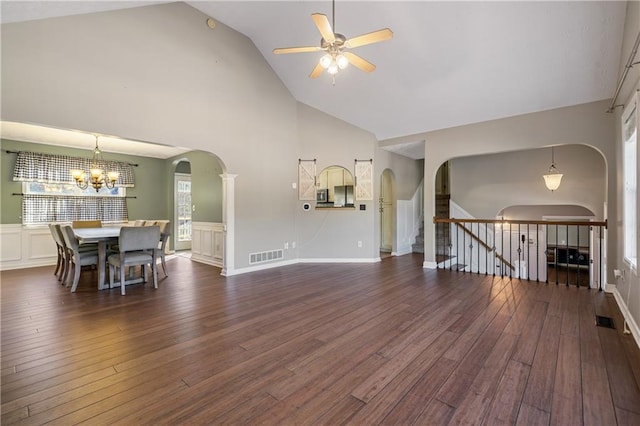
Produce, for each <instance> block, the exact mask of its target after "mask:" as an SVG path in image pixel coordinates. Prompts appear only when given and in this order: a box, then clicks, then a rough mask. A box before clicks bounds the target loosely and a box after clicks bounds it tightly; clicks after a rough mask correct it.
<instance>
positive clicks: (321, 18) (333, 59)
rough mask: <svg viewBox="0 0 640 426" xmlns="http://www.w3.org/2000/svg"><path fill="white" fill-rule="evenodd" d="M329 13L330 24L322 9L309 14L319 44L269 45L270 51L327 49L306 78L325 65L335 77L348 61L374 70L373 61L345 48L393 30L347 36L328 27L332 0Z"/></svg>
mask: <svg viewBox="0 0 640 426" xmlns="http://www.w3.org/2000/svg"><path fill="white" fill-rule="evenodd" d="M332 13H333V25H332V24H331V23H329V19H328V18H327V15H324V14H322V13H314V14H312V15H311V18H312V19H313V22H314V23H315V24H316V27H318V31H320V35H322V38H321V39H320V46H301V47H279V48H277V49H273V53H275V54H276V55H279V54H283V53H303V52H320V51H324V52H327V53H326V54H325V55H324V56H322V58H320V61H319V62H318V64H317V65H316V67H315V68H314V69H313V71H311V74H309V77H310V78H318V77H319V76H320V74H322V71H324V70H325V69H326V70H327V72H328V73H329V74H331V75H332V76H334V79H335V75H336V74H337V73H338V70H341V69H344V68H346V67H347V66H348V65H349V64H352V65H353V66H355V67H356V68H359V69H361V70H362V71H365V72H372V71H373V70H375V69H376V66H375V65H374V64H372V63H371V62H369V61H367V60H366V59H363V58H362V57H360V56H358V55H356V54H355V53H352V52H349V51H348V49H352V48H354V47H359V46H364V45H366V44H372V43H378V42H381V41H385V40H389V39H390V38H391V37H393V32H392V31H391V30H390V29H389V28H383V29H381V30H378V31H374V32H371V33H367V34H363V35H360V36H357V37H353V38H350V39H347V38H346V37H345V36H344V35H342V34H339V33H334V32H333V29H332V28H335V17H336V4H335V0H333V1H332ZM334 83H335V80H334Z"/></svg>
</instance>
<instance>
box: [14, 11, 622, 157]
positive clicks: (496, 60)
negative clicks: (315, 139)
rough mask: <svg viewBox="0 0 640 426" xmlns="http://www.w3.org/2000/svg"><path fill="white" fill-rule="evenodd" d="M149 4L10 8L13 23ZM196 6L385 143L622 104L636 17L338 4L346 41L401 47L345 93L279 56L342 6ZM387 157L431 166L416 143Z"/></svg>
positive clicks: (366, 51)
mask: <svg viewBox="0 0 640 426" xmlns="http://www.w3.org/2000/svg"><path fill="white" fill-rule="evenodd" d="M149 3H150V2H120V1H113V2H84V1H71V2H55V1H54V2H7V1H2V10H1V11H2V22H3V23H5V22H17V21H23V20H32V19H40V18H47V17H54V16H64V15H70V14H78V13H88V12H92V11H104V10H108V9H117V8H125V7H132V6H136V5H140V4H149ZM154 3H161V2H154ZM187 3H188V4H190V5H191V6H192V7H194V8H196V9H198V10H200V11H202V12H203V13H205V14H207V15H209V16H211V17H213V18H214V19H216V20H217V21H219V22H223V23H225V24H226V25H228V26H230V27H232V28H234V29H236V30H237V31H239V32H241V33H243V34H245V35H247V36H248V37H250V38H251V39H252V40H253V42H254V44H255V45H256V46H257V48H258V49H259V50H260V52H261V53H262V55H263V56H264V57H265V59H266V60H267V61H268V63H269V64H270V65H271V67H272V68H273V69H274V71H275V72H276V73H277V74H278V76H279V77H280V79H281V80H282V81H283V82H284V84H285V85H286V87H287V88H288V89H289V91H290V92H291V93H292V94H293V96H294V97H295V98H296V99H297V100H299V101H300V102H303V103H305V104H308V105H310V106H312V107H314V108H317V109H319V110H321V111H324V112H326V113H328V114H330V115H333V116H335V117H338V118H340V119H342V120H344V121H347V122H349V123H352V124H354V125H356V126H358V127H361V128H363V129H366V130H369V131H371V132H372V133H374V134H375V135H376V136H377V138H378V139H379V140H384V139H389V138H395V137H403V136H408V135H413V134H417V133H421V132H426V131H431V130H436V129H442V128H448V127H454V126H460V125H464V124H469V123H476V122H482V121H487V120H492V119H497V118H503V117H509V116H514V115H520V114H526V113H530V112H536V111H542V110H547V109H553V108H559V107H564V106H570V105H577V104H581V103H586V102H592V101H597V100H602V99H608V98H611V96H612V95H613V92H614V90H615V87H616V83H617V78H618V69H619V64H620V62H621V57H620V50H621V45H622V33H623V26H624V18H625V10H626V2H621V1H620V2H619V1H539V2H537V1H531V2H522V1H514V2H450V1H444V2H435V1H407V2H401V1H346V0H345V1H341V0H338V1H337V2H336V5H335V8H336V17H335V23H336V28H335V30H336V32H339V33H342V34H344V35H345V36H346V37H347V38H350V37H354V36H357V35H360V34H363V33H367V32H371V31H375V30H378V29H380V28H384V27H388V28H390V29H391V30H393V32H394V37H393V39H391V40H389V41H385V42H382V43H378V44H373V45H368V46H362V47H359V48H356V49H354V52H355V53H357V54H359V55H361V56H362V57H364V58H365V59H367V60H369V61H371V62H373V63H374V64H376V65H377V69H376V70H375V71H374V72H373V73H371V74H366V73H364V72H362V71H360V70H358V69H356V68H354V67H353V66H350V67H348V68H347V69H346V70H344V71H341V72H340V73H339V74H338V75H337V77H336V83H335V86H333V85H332V82H331V78H330V77H329V76H328V75H327V74H324V75H322V76H321V77H320V78H318V79H317V80H311V79H309V78H308V75H309V73H310V72H311V70H312V69H313V67H314V66H315V64H316V63H317V60H318V59H319V57H320V56H321V54H320V53H301V54H290V55H274V54H273V53H272V50H273V49H274V48H275V47H289V46H308V45H318V44H319V42H320V34H319V33H318V31H317V29H316V28H315V26H314V24H313V21H312V20H311V16H310V15H311V14H312V13H314V12H319V13H325V14H327V15H328V16H329V17H331V2H330V1H328V0H326V1H322V2H317V1H251V2H250V1H239V0H237V1H191V2H187ZM203 25H204V22H203ZM416 142H419V140H416ZM416 147H417V151H416ZM385 149H395V150H397V151H403V152H402V153H403V155H409V156H415V155H421V157H420V158H422V156H424V153H423V152H422V153H420V152H419V149H420V145H419V144H416V143H413V144H410V145H408V146H404V147H395V148H393V147H389V146H385ZM416 152H417V154H416Z"/></svg>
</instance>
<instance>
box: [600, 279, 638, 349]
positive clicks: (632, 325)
mask: <svg viewBox="0 0 640 426" xmlns="http://www.w3.org/2000/svg"><path fill="white" fill-rule="evenodd" d="M605 291H606V292H607V293H611V294H613V297H614V298H615V299H616V303H617V304H618V308H619V309H620V312H622V316H623V317H624V319H625V320H627V326H628V328H629V330H630V331H631V335H632V336H633V338H634V340H635V341H636V345H638V347H639V348H640V327H638V324H637V323H636V321H635V320H634V319H633V317H632V316H631V312H629V308H627V304H626V303H625V302H624V299H623V298H622V295H621V294H620V292H619V291H618V286H616V285H615V284H607V285H606V289H605Z"/></svg>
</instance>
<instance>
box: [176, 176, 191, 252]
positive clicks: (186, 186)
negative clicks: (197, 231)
mask: <svg viewBox="0 0 640 426" xmlns="http://www.w3.org/2000/svg"><path fill="white" fill-rule="evenodd" d="M174 188H175V206H176V211H175V218H176V221H175V222H176V225H175V240H174V245H175V249H176V250H191V211H192V205H191V175H186V174H181V173H176V174H175V185H174Z"/></svg>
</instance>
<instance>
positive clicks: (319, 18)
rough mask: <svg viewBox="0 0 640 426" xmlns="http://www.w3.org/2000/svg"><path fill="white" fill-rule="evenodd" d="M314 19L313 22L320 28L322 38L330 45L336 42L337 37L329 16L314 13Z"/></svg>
mask: <svg viewBox="0 0 640 426" xmlns="http://www.w3.org/2000/svg"><path fill="white" fill-rule="evenodd" d="M311 18H313V22H314V23H315V24H316V27H318V31H320V34H322V38H323V39H324V41H326V42H327V43H329V44H332V43H333V42H335V41H336V36H335V34H333V30H332V29H331V24H330V23H329V18H327V15H323V14H322V13H314V14H312V15H311Z"/></svg>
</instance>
